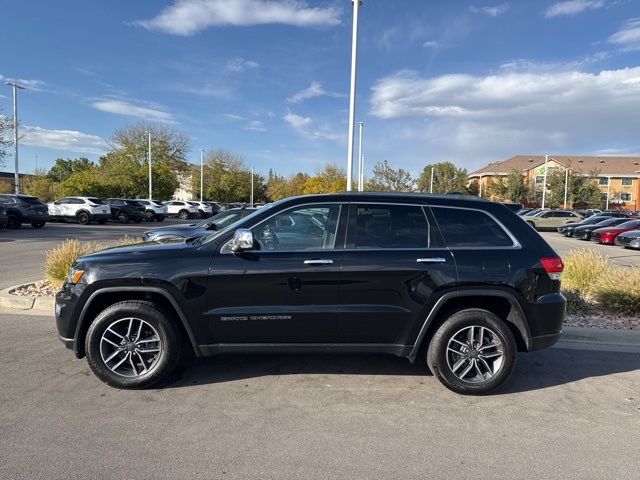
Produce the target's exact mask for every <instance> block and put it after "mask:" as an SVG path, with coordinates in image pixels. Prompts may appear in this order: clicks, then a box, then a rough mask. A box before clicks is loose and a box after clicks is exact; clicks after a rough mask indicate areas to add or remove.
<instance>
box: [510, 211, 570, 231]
mask: <svg viewBox="0 0 640 480" xmlns="http://www.w3.org/2000/svg"><path fill="white" fill-rule="evenodd" d="M521 218H522V219H523V220H524V221H525V222H527V223H528V224H529V225H531V226H532V227H533V228H535V229H536V230H555V229H557V228H558V227H559V226H561V225H564V224H565V223H572V222H573V223H575V222H578V221H580V220H582V217H581V216H580V215H578V214H577V213H575V212H571V211H569V210H544V211H542V212H539V213H538V214H536V215H533V216H524V217H521Z"/></svg>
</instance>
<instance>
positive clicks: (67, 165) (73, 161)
mask: <svg viewBox="0 0 640 480" xmlns="http://www.w3.org/2000/svg"><path fill="white" fill-rule="evenodd" d="M93 167H95V164H94V163H93V162H92V161H91V160H89V159H88V158H86V157H80V158H58V159H56V161H55V163H54V164H53V167H51V169H50V170H49V172H48V173H47V177H49V179H50V180H52V181H54V182H63V181H64V180H66V179H67V178H69V177H70V176H71V175H72V174H74V173H76V172H82V171H85V170H90V169H92V168H93Z"/></svg>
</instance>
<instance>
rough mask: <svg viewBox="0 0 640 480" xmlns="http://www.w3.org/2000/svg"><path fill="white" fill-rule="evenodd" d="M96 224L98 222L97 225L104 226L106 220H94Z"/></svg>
mask: <svg viewBox="0 0 640 480" xmlns="http://www.w3.org/2000/svg"><path fill="white" fill-rule="evenodd" d="M96 222H98V225H104V224H105V223H107V219H106V218H100V219H98V220H96Z"/></svg>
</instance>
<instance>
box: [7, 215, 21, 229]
mask: <svg viewBox="0 0 640 480" xmlns="http://www.w3.org/2000/svg"><path fill="white" fill-rule="evenodd" d="M21 226H22V222H20V219H19V218H18V216H17V215H14V214H12V213H10V214H9V219H8V220H7V228H10V229H12V230H17V229H19V228H20V227H21Z"/></svg>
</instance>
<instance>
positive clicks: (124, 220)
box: [118, 212, 129, 223]
mask: <svg viewBox="0 0 640 480" xmlns="http://www.w3.org/2000/svg"><path fill="white" fill-rule="evenodd" d="M118 221H119V222H120V223H129V215H128V214H127V212H120V213H119V214H118Z"/></svg>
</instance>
